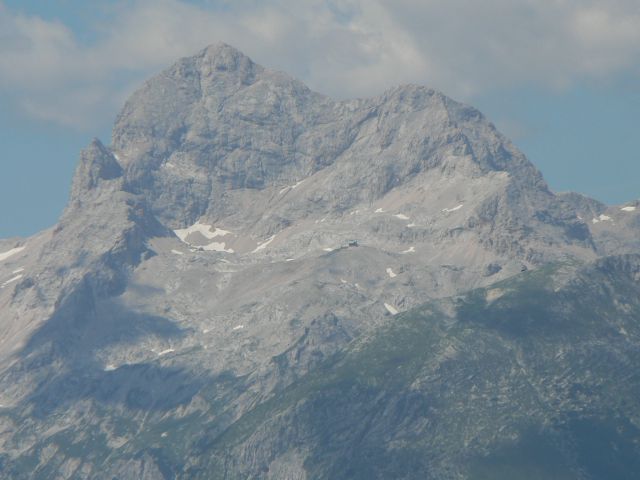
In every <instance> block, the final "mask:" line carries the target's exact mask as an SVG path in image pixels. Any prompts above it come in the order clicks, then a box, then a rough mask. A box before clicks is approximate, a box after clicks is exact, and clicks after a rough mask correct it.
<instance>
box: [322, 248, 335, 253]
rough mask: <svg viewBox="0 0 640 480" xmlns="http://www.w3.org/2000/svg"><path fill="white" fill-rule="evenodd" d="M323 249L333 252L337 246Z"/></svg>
mask: <svg viewBox="0 0 640 480" xmlns="http://www.w3.org/2000/svg"><path fill="white" fill-rule="evenodd" d="M322 250H324V251H325V252H333V251H334V250H335V248H331V247H326V248H323V249H322Z"/></svg>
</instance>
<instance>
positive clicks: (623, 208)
mask: <svg viewBox="0 0 640 480" xmlns="http://www.w3.org/2000/svg"><path fill="white" fill-rule="evenodd" d="M620 210H622V211H623V212H635V211H636V207H634V206H628V207H622V208H621V209H620Z"/></svg>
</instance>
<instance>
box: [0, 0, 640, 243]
mask: <svg viewBox="0 0 640 480" xmlns="http://www.w3.org/2000/svg"><path fill="white" fill-rule="evenodd" d="M460 12H464V13H462V14H461V13H460ZM217 41H225V42H227V43H229V44H232V45H234V46H236V47H238V48H240V49H241V50H243V51H244V52H245V53H246V54H248V55H249V56H251V57H252V58H253V59H254V60H255V61H257V62H258V63H261V64H263V65H265V66H269V67H273V68H278V69H281V70H285V71H287V72H289V73H291V74H293V75H295V76H297V77H299V78H301V79H302V80H303V81H305V82H306V83H307V84H308V85H309V86H310V87H311V88H313V89H315V90H318V91H320V92H322V93H326V94H329V95H332V96H334V97H338V98H348V97H354V96H368V95H375V94H379V93H381V92H382V91H384V90H385V89H387V88H389V87H391V86H393V85H397V84H402V83H419V84H424V85H428V86H432V87H435V88H437V89H439V90H441V91H443V92H444V93H446V94H448V95H450V96H452V97H453V98H455V99H458V100H462V101H464V102H466V103H470V104H472V105H474V106H476V107H478V108H479V109H480V110H482V111H483V112H484V113H485V114H486V115H487V116H488V117H489V118H490V119H491V120H492V121H493V122H494V123H495V124H496V125H497V126H498V127H499V128H500V129H501V130H502V131H503V132H504V133H505V134H506V135H507V136H509V137H510V138H511V139H512V140H513V141H514V142H515V143H516V145H518V146H519V147H520V148H521V149H522V150H523V151H524V152H525V154H527V156H528V157H529V158H530V159H531V160H532V161H533V162H534V163H535V164H536V165H537V166H538V168H540V169H541V170H542V172H543V174H544V175H545V178H546V179H547V181H548V182H549V184H550V185H551V187H552V188H553V189H554V190H557V191H563V190H574V191H578V192H582V193H585V194H588V195H590V196H593V197H595V198H597V199H600V200H602V201H605V202H607V203H622V202H625V201H628V200H632V199H635V198H638V197H640V182H638V181H637V178H638V177H639V176H640V158H639V155H638V153H637V151H638V149H637V147H636V145H635V143H636V142H637V141H638V138H640V135H639V133H640V132H639V131H638V130H639V126H640V121H639V120H640V118H638V117H639V116H640V113H639V112H640V87H639V86H638V85H640V84H639V82H638V79H639V78H638V77H639V75H640V7H639V6H638V4H637V1H636V0H609V1H599V2H595V1H589V0H564V1H563V2H557V1H555V0H548V1H538V2H530V1H528V0H485V1H484V2H477V1H476V0H448V1H447V2H445V1H442V2H438V1H435V2H424V1H419V0H393V1H392V0H263V1H257V0H235V1H232V0H209V1H207V0H199V1H186V0H153V1H152V0H111V1H99V2H98V1H87V0H84V1H81V0H49V1H47V2H42V1H40V0H19V1H18V0H4V1H3V0H0V105H1V106H2V108H1V109H0V142H1V143H0V145H1V146H2V150H1V151H0V152H1V153H0V238H4V237H10V236H16V235H21V236H23V235H29V234H32V233H34V232H36V231H38V230H41V229H43V228H46V227H48V226H50V225H52V224H53V223H55V221H56V219H57V217H58V216H59V214H60V213H61V211H62V209H63V208H64V205H65V203H66V200H67V197H68V190H69V186H70V182H71V176H72V174H73V169H74V167H75V164H76V161H77V158H78V153H79V150H80V149H81V148H83V147H84V146H85V145H87V144H88V143H89V141H90V140H91V138H92V137H99V138H101V139H102V140H103V141H104V142H105V143H109V137H110V128H111V124H112V123H113V120H114V118H115V116H116V115H117V112H118V110H119V108H120V107H121V106H122V104H123V102H124V101H125V99H126V98H127V96H128V95H129V94H130V93H131V92H132V91H133V90H134V89H135V88H136V87H137V86H139V85H140V84H141V83H142V82H143V81H144V79H146V78H147V77H149V76H150V75H152V74H153V73H155V72H157V71H159V70H161V69H162V68H164V67H166V66H168V65H170V64H171V63H172V62H173V61H174V60H175V59H177V58H179V57H180V56H184V55H189V54H193V53H195V52H196V51H198V50H199V49H201V48H203V47H204V46H206V45H208V44H210V43H214V42H217Z"/></svg>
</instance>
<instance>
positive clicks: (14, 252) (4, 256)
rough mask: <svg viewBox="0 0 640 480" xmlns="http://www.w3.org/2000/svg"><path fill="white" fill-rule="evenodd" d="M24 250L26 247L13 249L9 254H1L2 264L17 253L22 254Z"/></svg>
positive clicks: (0, 260)
mask: <svg viewBox="0 0 640 480" xmlns="http://www.w3.org/2000/svg"><path fill="white" fill-rule="evenodd" d="M23 250H24V247H16V248H12V249H11V250H9V251H7V252H4V253H0V262H2V261H3V260H6V259H7V258H9V257H11V256H13V255H15V254H16V253H20V252H21V251H23Z"/></svg>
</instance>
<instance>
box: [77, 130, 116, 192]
mask: <svg viewBox="0 0 640 480" xmlns="http://www.w3.org/2000/svg"><path fill="white" fill-rule="evenodd" d="M122 174H123V169H122V167H121V166H120V164H119V163H118V160H117V159H116V158H115V157H114V155H113V154H112V153H111V152H110V151H109V149H108V148H107V147H105V146H104V145H103V144H102V142H100V140H98V139H97V138H94V139H93V141H92V142H91V143H90V144H89V146H88V147H87V148H85V149H84V150H82V152H81V153H80V161H79V163H78V166H77V168H76V172H75V175H74V179H73V185H72V193H71V196H72V198H74V197H77V196H78V195H80V194H82V192H85V191H87V190H92V189H94V188H96V186H97V185H98V184H99V183H100V182H101V181H103V180H113V179H115V178H119V177H121V176H122Z"/></svg>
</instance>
